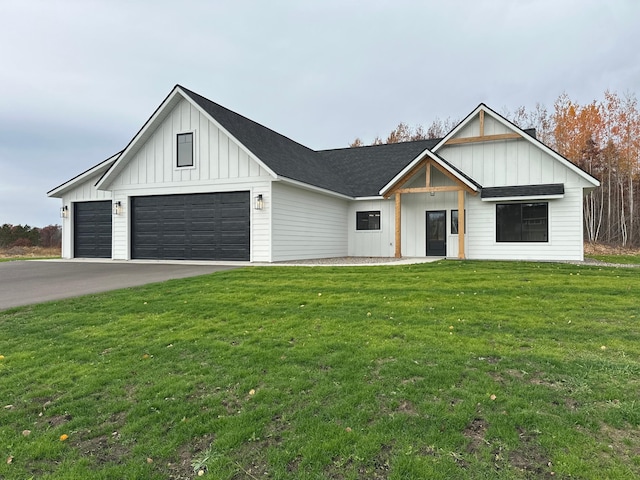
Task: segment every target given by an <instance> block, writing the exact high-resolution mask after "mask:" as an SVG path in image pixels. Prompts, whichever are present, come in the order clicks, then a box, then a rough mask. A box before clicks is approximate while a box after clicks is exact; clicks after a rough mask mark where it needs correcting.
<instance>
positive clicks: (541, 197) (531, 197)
mask: <svg viewBox="0 0 640 480" xmlns="http://www.w3.org/2000/svg"><path fill="white" fill-rule="evenodd" d="M558 198H564V195H562V194H556V195H528V196H520V197H518V196H512V197H488V198H483V199H482V201H483V202H514V201H518V200H521V201H524V202H529V201H531V200H555V199H558Z"/></svg>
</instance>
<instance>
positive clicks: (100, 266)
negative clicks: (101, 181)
mask: <svg viewBox="0 0 640 480" xmlns="http://www.w3.org/2000/svg"><path fill="white" fill-rule="evenodd" d="M232 268H238V266H235V265H212V264H211V265H208V264H197V265H188V264H159V263H130V262H68V261H64V260H54V261H51V260H46V261H39V260H29V261H15V262H0V310H4V309H7V308H11V307H18V306H22V305H30V304H33V303H41V302H47V301H50V300H59V299H62V298H70V297H78V296H80V295H86V294H90V293H98V292H106V291H109V290H117V289H119V288H126V287H134V286H137V285H145V284H147V283H154V282H162V281H165V280H170V279H173V278H185V277H195V276H197V275H205V274H207V273H213V272H218V271H221V270H229V269H232Z"/></svg>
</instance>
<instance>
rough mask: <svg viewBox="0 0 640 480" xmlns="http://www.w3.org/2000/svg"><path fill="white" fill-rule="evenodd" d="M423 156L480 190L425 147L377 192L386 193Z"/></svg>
mask: <svg viewBox="0 0 640 480" xmlns="http://www.w3.org/2000/svg"><path fill="white" fill-rule="evenodd" d="M425 156H428V157H429V158H430V159H431V160H433V161H434V162H436V163H437V164H438V165H440V166H441V167H442V168H444V169H445V170H447V171H448V172H449V173H451V174H452V175H453V176H454V177H456V178H457V179H458V180H459V181H460V182H461V183H463V184H464V185H466V186H467V187H469V188H470V189H471V190H473V191H474V192H478V191H479V190H480V188H479V187H478V185H476V184H475V183H473V182H470V181H469V180H468V179H467V178H465V177H463V176H462V175H460V173H459V172H458V171H456V170H455V169H453V168H451V166H450V165H449V164H448V162H443V161H442V159H441V157H439V156H438V155H436V154H435V153H434V152H432V151H431V150H429V149H428V148H427V149H425V150H423V151H422V152H421V153H420V154H419V155H418V156H417V157H416V158H414V159H413V160H412V161H411V162H410V163H409V164H408V165H407V166H406V167H404V168H403V169H402V171H400V173H398V174H397V175H396V176H395V177H393V178H392V179H391V181H390V182H388V183H387V184H386V185H385V186H384V187H382V189H381V190H380V191H379V192H378V193H379V194H380V195H381V196H384V195H386V194H387V193H388V192H389V190H391V189H392V188H393V187H394V186H395V185H396V184H397V183H398V182H399V181H400V180H402V178H403V177H404V176H405V175H407V173H409V172H410V171H411V170H412V169H413V168H414V167H415V166H416V165H417V164H418V163H420V162H421V161H422V160H424V157H425Z"/></svg>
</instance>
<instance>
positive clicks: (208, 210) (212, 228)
mask: <svg viewBox="0 0 640 480" xmlns="http://www.w3.org/2000/svg"><path fill="white" fill-rule="evenodd" d="M250 206H251V200H250V195H249V192H228V193H199V194H190V195H154V196H150V197H132V198H131V215H132V217H131V218H132V229H131V256H132V258H140V259H164V260H249V213H250Z"/></svg>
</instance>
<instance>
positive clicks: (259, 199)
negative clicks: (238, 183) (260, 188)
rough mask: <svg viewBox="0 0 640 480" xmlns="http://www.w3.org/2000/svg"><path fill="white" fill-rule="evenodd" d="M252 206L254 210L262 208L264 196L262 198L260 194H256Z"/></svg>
mask: <svg viewBox="0 0 640 480" xmlns="http://www.w3.org/2000/svg"><path fill="white" fill-rule="evenodd" d="M254 208H255V209H256V210H262V209H263V208H264V198H262V194H261V193H260V194H259V195H257V196H256V198H255V205H254Z"/></svg>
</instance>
